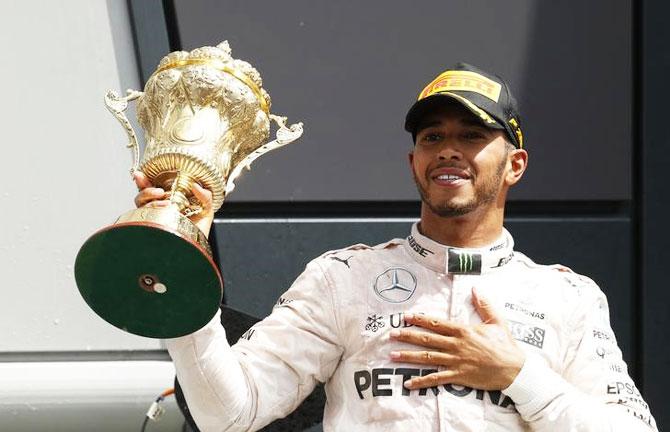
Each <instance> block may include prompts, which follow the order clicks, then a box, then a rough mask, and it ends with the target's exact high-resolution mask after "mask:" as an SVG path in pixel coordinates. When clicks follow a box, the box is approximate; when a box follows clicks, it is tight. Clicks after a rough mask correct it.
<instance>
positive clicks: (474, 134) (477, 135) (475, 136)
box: [463, 131, 484, 140]
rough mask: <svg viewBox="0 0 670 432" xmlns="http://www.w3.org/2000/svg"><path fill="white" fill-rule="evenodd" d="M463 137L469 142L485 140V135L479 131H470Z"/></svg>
mask: <svg viewBox="0 0 670 432" xmlns="http://www.w3.org/2000/svg"><path fill="white" fill-rule="evenodd" d="M463 137H464V138H465V139H467V140H479V139H483V138H484V134H483V133H481V132H478V131H468V132H465V133H463Z"/></svg>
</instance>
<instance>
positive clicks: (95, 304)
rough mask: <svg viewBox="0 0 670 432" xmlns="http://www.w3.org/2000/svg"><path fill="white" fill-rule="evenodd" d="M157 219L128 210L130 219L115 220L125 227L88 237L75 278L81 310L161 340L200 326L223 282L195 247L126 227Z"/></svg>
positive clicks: (177, 237)
mask: <svg viewBox="0 0 670 432" xmlns="http://www.w3.org/2000/svg"><path fill="white" fill-rule="evenodd" d="M160 212H164V210H161V209H138V210H133V211H132V212H129V214H130V216H131V217H127V216H128V214H127V215H124V216H126V217H124V216H122V217H121V218H120V219H119V220H120V221H122V220H124V219H126V220H127V219H131V221H129V222H120V223H117V224H115V225H111V226H109V227H106V228H104V229H102V230H100V231H98V232H97V233H95V234H93V235H92V236H91V237H90V238H89V239H88V240H87V241H86V243H84V245H83V246H82V247H81V249H80V250H79V253H78V255H77V259H76V262H75V278H76V281H77V286H78V287H79V292H80V293H81V295H82V297H83V298H84V300H85V301H86V303H88V305H89V306H90V307H91V308H92V309H93V311H95V313H97V314H98V315H99V316H100V317H101V318H103V319H104V320H105V321H107V322H109V323H110V324H112V325H114V326H116V327H118V328H120V329H122V330H124V331H127V332H129V333H133V334H136V335H140V336H146V337H150V338H161V339H166V338H174V337H178V336H183V335H186V334H189V333H193V332H194V331H196V330H198V329H200V328H201V327H203V326H204V325H205V324H207V323H208V322H209V321H210V320H211V319H212V317H213V316H214V314H215V313H216V311H217V310H218V309H219V305H220V303H221V297H222V294H223V289H222V287H223V282H222V279H221V274H220V273H219V270H218V267H217V266H216V264H215V263H214V261H213V260H212V258H211V252H209V250H208V245H203V244H202V241H201V239H192V238H190V237H191V236H188V235H184V232H183V230H180V229H176V228H170V227H168V226H165V225H161V224H157V223H154V222H148V221H145V220H143V221H137V220H132V219H155V218H153V217H147V215H149V216H152V215H155V214H158V213H160ZM138 215H139V216H141V217H138ZM172 217H174V216H172ZM184 219H185V218H184ZM187 222H188V223H190V221H187ZM182 223H183V221H182ZM193 227H194V226H193ZM196 230H197V228H196ZM198 233H199V234H201V235H202V233H200V232H199V231H198ZM202 237H204V235H202ZM205 240H206V239H205Z"/></svg>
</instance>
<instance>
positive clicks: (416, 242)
mask: <svg viewBox="0 0 670 432" xmlns="http://www.w3.org/2000/svg"><path fill="white" fill-rule="evenodd" d="M418 224H419V223H418V222H416V223H414V225H412V233H411V234H410V235H409V236H408V237H407V239H406V240H405V242H404V246H405V249H407V251H408V253H409V254H410V255H412V257H413V258H414V259H415V260H416V261H417V262H418V263H419V264H422V265H424V266H425V267H428V268H430V269H432V270H434V271H436V272H439V273H445V274H446V273H452V274H482V273H487V272H488V271H491V270H492V269H495V268H498V267H502V266H503V265H505V264H507V263H508V262H509V261H510V259H511V258H512V255H513V254H514V251H513V250H514V239H513V238H512V236H511V234H510V233H509V232H508V231H507V230H506V229H505V228H503V232H502V234H501V236H500V237H499V238H498V239H497V240H496V241H495V242H493V243H492V244H490V245H488V246H484V247H481V248H456V247H451V246H445V245H443V244H440V243H438V242H436V241H434V240H431V239H429V238H428V237H426V236H424V235H423V234H421V233H420V232H419V228H418Z"/></svg>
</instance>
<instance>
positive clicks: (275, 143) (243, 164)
mask: <svg viewBox="0 0 670 432" xmlns="http://www.w3.org/2000/svg"><path fill="white" fill-rule="evenodd" d="M270 119H272V120H274V122H275V123H277V126H279V129H277V133H276V134H275V139H274V140H272V141H270V142H269V143H267V144H263V145H262V146H260V147H258V148H257V149H256V150H255V151H253V152H252V153H250V154H249V155H248V156H247V157H245V158H244V159H242V160H241V161H240V163H238V164H237V165H235V168H233V170H232V171H231V173H230V175H229V176H228V181H227V182H226V190H225V194H226V195H228V194H229V193H230V192H232V191H233V189H235V180H236V179H237V177H239V176H240V174H241V173H242V169H244V168H246V169H247V170H250V169H251V163H252V162H253V161H255V160H256V159H257V158H258V157H259V156H261V155H263V154H265V153H267V152H269V151H270V150H274V149H277V148H279V147H283V146H285V145H286V144H290V143H292V142H293V141H295V140H297V139H298V138H300V137H301V136H302V132H303V129H302V122H298V123H294V124H292V125H291V126H289V127H286V121H287V119H286V117H280V116H277V115H274V114H270Z"/></svg>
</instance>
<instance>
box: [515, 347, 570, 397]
mask: <svg viewBox="0 0 670 432" xmlns="http://www.w3.org/2000/svg"><path fill="white" fill-rule="evenodd" d="M566 384H567V383H566V381H565V380H564V379H563V378H562V377H561V376H560V375H558V374H557V373H556V372H554V371H553V370H552V369H551V368H550V367H549V366H548V365H547V364H546V363H545V361H544V359H542V358H541V357H539V356H537V355H533V354H527V355H526V361H525V362H524V364H523V367H522V368H521V371H520V372H519V374H518V375H517V376H516V378H514V381H512V384H510V385H509V387H507V388H506V389H503V390H502V392H503V394H505V395H507V396H509V397H510V398H511V399H512V400H513V401H514V404H515V405H517V406H518V405H528V404H529V403H531V402H532V405H533V407H534V406H536V405H537V406H540V407H541V406H544V405H546V404H547V403H549V401H551V400H552V399H553V398H555V397H556V396H557V395H558V394H560V393H562V392H563V391H564V386H565V385H566ZM531 410H532V408H531Z"/></svg>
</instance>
